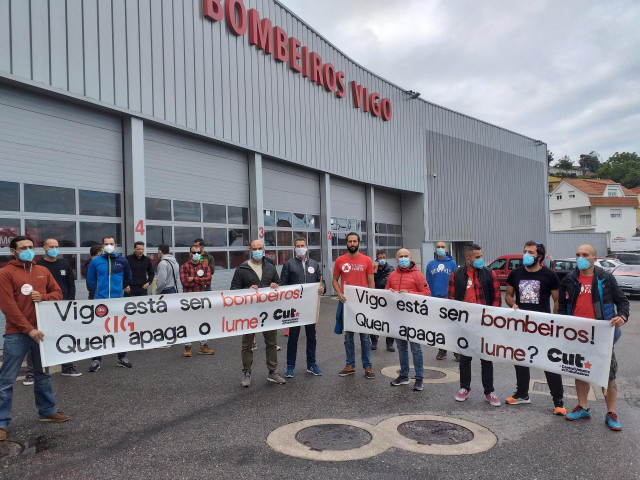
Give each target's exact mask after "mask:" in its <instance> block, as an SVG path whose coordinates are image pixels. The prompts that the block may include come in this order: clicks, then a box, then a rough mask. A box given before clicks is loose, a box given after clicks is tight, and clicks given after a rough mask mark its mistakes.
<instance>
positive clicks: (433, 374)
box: [396, 368, 447, 380]
mask: <svg viewBox="0 0 640 480" xmlns="http://www.w3.org/2000/svg"><path fill="white" fill-rule="evenodd" d="M396 373H397V374H398V375H400V369H398V370H396ZM446 376H447V374H446V373H444V372H440V371H438V370H431V369H430V368H425V369H424V375H423V378H424V379H425V380H433V379H436V378H444V377H446ZM409 378H410V379H412V380H415V378H416V371H415V370H414V369H413V368H411V369H409Z"/></svg>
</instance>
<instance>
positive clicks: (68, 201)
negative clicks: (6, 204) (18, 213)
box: [24, 183, 76, 215]
mask: <svg viewBox="0 0 640 480" xmlns="http://www.w3.org/2000/svg"><path fill="white" fill-rule="evenodd" d="M24 211H25V212H37V213H60V214H66V215H75V214H76V191H75V190H74V189H73V188H63V187H49V186H45V185H30V184H28V183H25V185H24Z"/></svg>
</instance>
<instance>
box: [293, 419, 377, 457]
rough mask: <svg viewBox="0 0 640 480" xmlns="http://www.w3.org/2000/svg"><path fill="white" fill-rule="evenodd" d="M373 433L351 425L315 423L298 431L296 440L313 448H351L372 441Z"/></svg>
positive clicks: (320, 449)
mask: <svg viewBox="0 0 640 480" xmlns="http://www.w3.org/2000/svg"><path fill="white" fill-rule="evenodd" d="M371 438H372V437H371V434H370V433H369V432H367V431H366V430H363V429H362V428H358V427H353V426H351V425H340V424H330V425H314V426H312V427H307V428H304V429H302V430H300V431H299V432H298V433H296V440H297V441H298V442H299V443H301V444H303V445H306V446H307V447H309V448H310V449H311V450H315V451H318V452H322V451H324V450H351V449H353V448H359V447H362V446H364V445H366V444H368V443H369V442H371Z"/></svg>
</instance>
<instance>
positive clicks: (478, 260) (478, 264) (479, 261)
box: [473, 258, 484, 270]
mask: <svg viewBox="0 0 640 480" xmlns="http://www.w3.org/2000/svg"><path fill="white" fill-rule="evenodd" d="M473 266H474V267H475V268H477V269H478V270H480V269H481V268H482V267H484V258H476V259H475V260H474V261H473Z"/></svg>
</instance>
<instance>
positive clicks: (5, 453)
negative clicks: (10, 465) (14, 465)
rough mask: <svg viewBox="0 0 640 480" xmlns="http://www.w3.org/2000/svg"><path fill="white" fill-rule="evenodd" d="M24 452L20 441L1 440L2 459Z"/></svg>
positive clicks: (0, 455)
mask: <svg viewBox="0 0 640 480" xmlns="http://www.w3.org/2000/svg"><path fill="white" fill-rule="evenodd" d="M21 453H22V445H20V444H19V443H18V442H10V441H9V440H5V441H3V442H0V459H3V460H4V459H5V458H9V457H17V456H18V455H20V454H21Z"/></svg>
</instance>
